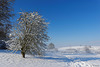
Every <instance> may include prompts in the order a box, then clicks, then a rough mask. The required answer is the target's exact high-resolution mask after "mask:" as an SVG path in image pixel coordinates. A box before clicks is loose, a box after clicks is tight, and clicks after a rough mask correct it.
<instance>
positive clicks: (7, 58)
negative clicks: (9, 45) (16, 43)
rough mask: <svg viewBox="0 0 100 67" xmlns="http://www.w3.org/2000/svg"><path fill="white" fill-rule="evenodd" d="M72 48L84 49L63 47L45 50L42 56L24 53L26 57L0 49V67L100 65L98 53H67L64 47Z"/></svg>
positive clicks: (77, 66) (98, 66)
mask: <svg viewBox="0 0 100 67" xmlns="http://www.w3.org/2000/svg"><path fill="white" fill-rule="evenodd" d="M72 48H73V49H76V50H78V49H79V48H81V49H80V51H81V50H83V49H84V48H83V47H80V46H78V47H71V48H70V47H64V48H59V49H58V51H47V52H46V55H45V56H44V57H33V56H30V55H26V58H22V56H21V54H20V53H19V52H17V53H16V54H12V53H11V52H10V51H5V50H0V67H100V54H99V53H98V54H97V53H96V54H95V53H93V54H92V53H90V54H80V53H76V54H75V53H73V54H71V53H70V54H69V53H67V51H66V49H68V50H70V49H71V50H72ZM95 48H96V47H92V48H91V50H95V51H96V50H98V49H99V48H97V49H95ZM63 51H66V53H65V52H63ZM72 52H74V50H72Z"/></svg>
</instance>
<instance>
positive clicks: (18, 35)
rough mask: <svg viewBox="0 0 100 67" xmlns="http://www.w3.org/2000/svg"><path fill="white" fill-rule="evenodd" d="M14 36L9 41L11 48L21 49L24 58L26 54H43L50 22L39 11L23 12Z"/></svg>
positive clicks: (13, 32)
mask: <svg viewBox="0 0 100 67" xmlns="http://www.w3.org/2000/svg"><path fill="white" fill-rule="evenodd" d="M18 22H19V23H18V24H17V25H15V26H16V28H15V29H14V30H13V31H12V33H11V35H12V36H13V37H12V38H11V40H9V41H8V42H7V43H8V44H10V45H9V46H10V49H14V50H21V54H22V56H23V58H25V54H26V53H28V54H33V55H42V54H43V51H44V49H45V46H46V45H45V43H46V41H48V39H49V37H48V35H47V27H48V23H47V22H45V20H44V19H43V18H42V17H41V16H40V15H39V14H38V13H37V12H33V13H32V12H31V13H28V12H21V13H20V18H19V19H18Z"/></svg>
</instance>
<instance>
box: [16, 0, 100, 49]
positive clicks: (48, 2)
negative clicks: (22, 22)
mask: <svg viewBox="0 0 100 67" xmlns="http://www.w3.org/2000/svg"><path fill="white" fill-rule="evenodd" d="M14 10H15V11H14V12H15V14H18V12H20V11H21V10H23V11H29V12H30V11H31V12H33V11H36V12H39V14H40V15H42V16H43V18H45V19H46V21H47V22H49V23H50V24H49V27H48V35H49V36H50V37H51V38H50V40H49V43H50V42H52V43H54V44H55V45H56V46H57V47H59V46H62V47H63V46H73V45H100V0H16V1H15V4H14ZM17 18H19V15H16V16H15V19H14V20H16V19H17Z"/></svg>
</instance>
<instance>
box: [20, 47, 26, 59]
mask: <svg viewBox="0 0 100 67" xmlns="http://www.w3.org/2000/svg"><path fill="white" fill-rule="evenodd" d="M24 49H25V48H24V47H22V48H21V54H22V57H23V58H25V50H24Z"/></svg>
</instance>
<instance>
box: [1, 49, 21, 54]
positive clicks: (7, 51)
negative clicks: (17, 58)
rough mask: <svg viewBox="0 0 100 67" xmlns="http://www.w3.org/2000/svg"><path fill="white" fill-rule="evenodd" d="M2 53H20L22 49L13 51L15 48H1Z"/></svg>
mask: <svg viewBox="0 0 100 67" xmlns="http://www.w3.org/2000/svg"><path fill="white" fill-rule="evenodd" d="M0 53H15V54H20V51H13V50H0Z"/></svg>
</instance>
